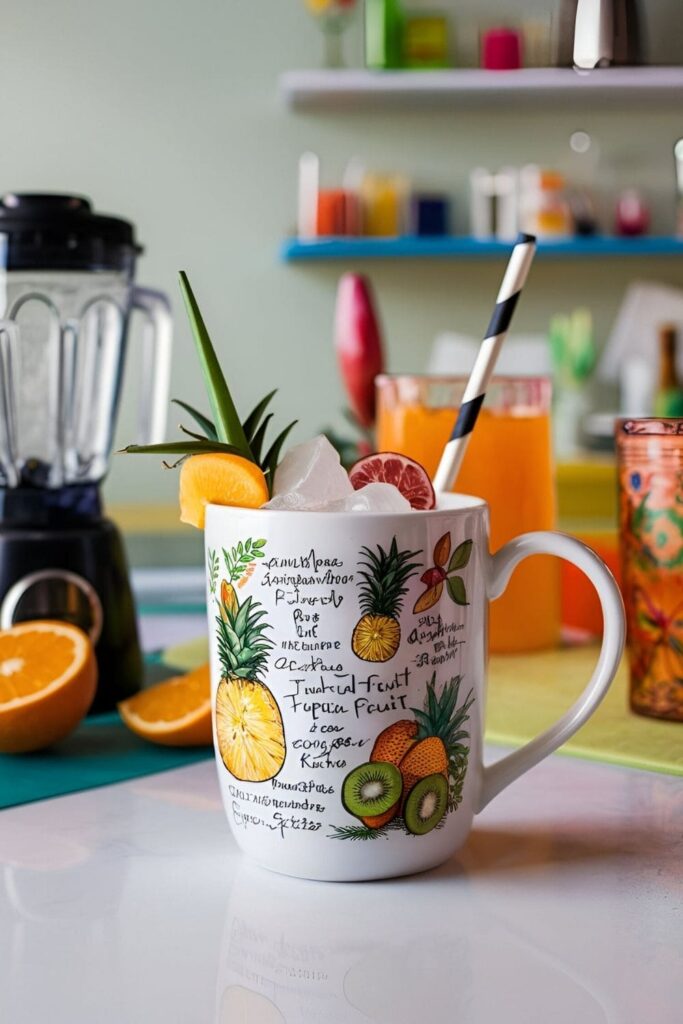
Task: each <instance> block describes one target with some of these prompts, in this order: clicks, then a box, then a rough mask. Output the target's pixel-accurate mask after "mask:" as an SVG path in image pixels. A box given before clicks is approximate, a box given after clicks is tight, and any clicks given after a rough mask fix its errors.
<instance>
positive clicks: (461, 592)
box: [446, 576, 469, 605]
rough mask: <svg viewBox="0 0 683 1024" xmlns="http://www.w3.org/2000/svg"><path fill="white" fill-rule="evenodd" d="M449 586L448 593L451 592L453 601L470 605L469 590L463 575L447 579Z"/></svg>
mask: <svg viewBox="0 0 683 1024" xmlns="http://www.w3.org/2000/svg"><path fill="white" fill-rule="evenodd" d="M446 585H447V586H448V593H449V594H450V596H451V598H452V599H453V601H455V603H456V604H459V605H468V604H469V601H468V600H467V591H466V589H465V583H464V581H463V578H462V576H451V577H449V579H448V580H447V581H446Z"/></svg>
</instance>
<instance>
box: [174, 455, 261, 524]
mask: <svg viewBox="0 0 683 1024" xmlns="http://www.w3.org/2000/svg"><path fill="white" fill-rule="evenodd" d="M268 498H269V494H268V485H267V483H266V478H265V476H264V475H263V473H262V472H261V469H260V467H259V466H257V465H256V463H255V462H250V461H249V460H248V459H243V458H242V456H241V455H229V454H226V453H224V452H209V453H207V454H206V455H191V456H190V458H189V459H186V460H185V462H183V465H182V469H181V470H180V521H181V522H182V523H189V525H190V526H196V527H197V529H199V530H203V529H204V516H205V512H206V506H207V505H208V504H214V505H233V506H238V507H239V508H260V507H261V505H264V504H265V503H266V502H267V501H268Z"/></svg>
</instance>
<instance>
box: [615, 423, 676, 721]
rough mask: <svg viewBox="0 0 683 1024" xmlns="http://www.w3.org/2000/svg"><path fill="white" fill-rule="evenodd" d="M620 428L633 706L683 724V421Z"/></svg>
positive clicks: (620, 425)
mask: <svg viewBox="0 0 683 1024" xmlns="http://www.w3.org/2000/svg"><path fill="white" fill-rule="evenodd" d="M616 429H617V451H618V458H619V509H620V542H621V560H622V568H623V592H624V600H625V603H626V616H627V622H628V649H629V658H630V665H631V707H632V709H633V710H634V711H636V712H638V714H643V715H652V716H654V717H656V718H669V719H673V720H675V721H683V420H679V419H641V420H621V421H619V422H618V424H617V428H616Z"/></svg>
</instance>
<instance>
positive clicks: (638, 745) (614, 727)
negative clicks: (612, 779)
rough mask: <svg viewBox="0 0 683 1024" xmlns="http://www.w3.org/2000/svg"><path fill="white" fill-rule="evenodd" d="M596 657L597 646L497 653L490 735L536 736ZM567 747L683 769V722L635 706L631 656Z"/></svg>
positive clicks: (516, 741)
mask: <svg viewBox="0 0 683 1024" xmlns="http://www.w3.org/2000/svg"><path fill="white" fill-rule="evenodd" d="M597 658H598V649H597V647H594V646H591V647H575V648H567V649H565V650H559V651H548V652H544V653H542V654H531V655H529V654H527V655H524V656H521V655H517V656H512V655H506V656H502V655H496V656H495V657H493V658H491V662H490V666H489V704H488V710H487V730H486V738H487V739H488V740H491V742H493V743H502V744H505V745H506V746H519V745H520V744H522V743H526V742H527V740H530V739H532V738H533V737H534V736H537V735H538V733H539V732H542V731H543V729H546V728H547V727H548V726H549V725H552V723H553V722H555V721H556V720H557V719H558V718H559V717H560V715H561V714H562V713H563V712H564V711H566V710H567V708H568V707H569V706H570V704H572V703H573V702H574V701H575V700H576V698H577V697H578V696H579V694H580V693H581V691H582V689H583V688H584V687H585V685H586V683H587V682H588V679H589V677H590V675H591V673H592V671H593V669H594V667H595V663H596V661H597ZM560 753H562V754H568V755H570V756H572V757H586V758H590V759H591V760H592V761H607V762H609V763H610V764H622V765H628V766H630V767H632V768H644V769H646V770H648V771H654V772H666V773H668V774H669V775H683V722H665V721H661V720H658V719H656V718H644V717H643V716H642V715H634V714H633V713H632V712H631V711H630V710H629V707H628V666H627V664H626V660H625V659H624V661H623V662H622V664H621V667H620V669H619V672H618V674H617V677H616V679H615V680H614V682H613V683H612V686H611V687H610V690H609V693H608V694H607V696H606V697H605V699H604V701H603V702H602V704H601V705H600V707H599V708H598V710H597V711H596V712H595V714H594V715H593V717H592V718H591V719H590V720H589V721H588V722H587V723H586V725H584V726H583V727H582V728H581V729H579V731H578V733H577V734H576V736H574V737H573V738H572V739H571V740H569V741H568V742H567V743H565V745H564V746H563V747H561V748H560Z"/></svg>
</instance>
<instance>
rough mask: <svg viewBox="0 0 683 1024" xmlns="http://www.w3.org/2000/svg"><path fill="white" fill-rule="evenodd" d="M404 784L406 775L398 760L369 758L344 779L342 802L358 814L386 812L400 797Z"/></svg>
mask: <svg viewBox="0 0 683 1024" xmlns="http://www.w3.org/2000/svg"><path fill="white" fill-rule="evenodd" d="M402 787H403V778H402V776H401V773H400V771H399V770H398V768H397V767H396V765H395V764H389V763H388V762H387V761H372V762H368V764H361V765H359V766H358V768H354V769H353V771H352V772H349V774H348V775H347V776H346V778H345V779H344V782H343V785H342V803H343V805H344V807H345V808H346V810H347V811H348V812H349V814H353V815H355V816H356V817H357V818H364V817H367V816H369V815H372V816H375V815H379V814H384V813H385V812H386V811H388V810H389V809H390V808H392V807H393V806H394V804H396V803H397V802H398V801H399V800H400V797H401V789H402Z"/></svg>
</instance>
